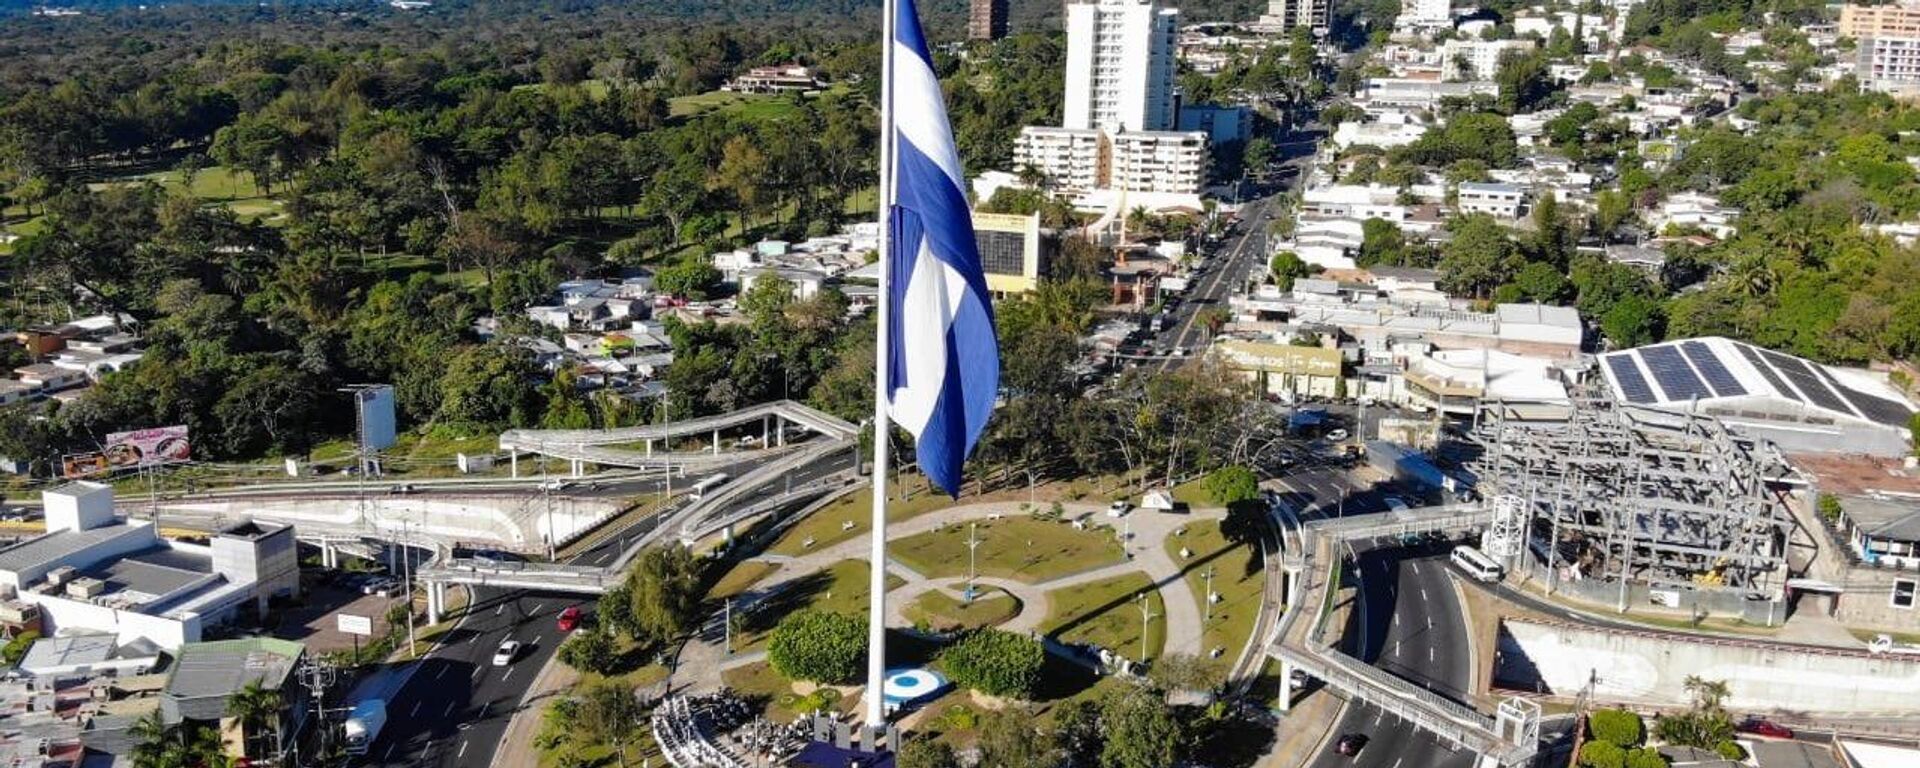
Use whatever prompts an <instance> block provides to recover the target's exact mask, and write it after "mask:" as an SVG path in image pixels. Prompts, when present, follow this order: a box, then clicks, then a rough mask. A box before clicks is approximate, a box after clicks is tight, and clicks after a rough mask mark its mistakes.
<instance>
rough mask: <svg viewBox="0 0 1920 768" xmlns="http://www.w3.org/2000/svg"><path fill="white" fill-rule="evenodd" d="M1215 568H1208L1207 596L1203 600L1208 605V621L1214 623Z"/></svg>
mask: <svg viewBox="0 0 1920 768" xmlns="http://www.w3.org/2000/svg"><path fill="white" fill-rule="evenodd" d="M1213 571H1214V568H1213V566H1211V565H1209V566H1207V574H1206V576H1207V594H1206V596H1205V597H1203V598H1202V599H1203V600H1205V601H1206V603H1207V618H1206V619H1205V620H1206V621H1213Z"/></svg>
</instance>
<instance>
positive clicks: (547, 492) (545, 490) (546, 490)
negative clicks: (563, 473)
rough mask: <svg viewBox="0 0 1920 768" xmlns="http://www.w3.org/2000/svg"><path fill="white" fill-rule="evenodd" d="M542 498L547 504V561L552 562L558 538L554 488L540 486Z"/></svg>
mask: <svg viewBox="0 0 1920 768" xmlns="http://www.w3.org/2000/svg"><path fill="white" fill-rule="evenodd" d="M540 496H541V497H542V498H544V499H545V500H546V503H547V560H548V561H552V560H553V558H554V546H553V545H554V539H556V538H558V537H557V536H555V530H554V527H553V486H550V485H548V484H547V483H545V482H542V483H541V484H540Z"/></svg>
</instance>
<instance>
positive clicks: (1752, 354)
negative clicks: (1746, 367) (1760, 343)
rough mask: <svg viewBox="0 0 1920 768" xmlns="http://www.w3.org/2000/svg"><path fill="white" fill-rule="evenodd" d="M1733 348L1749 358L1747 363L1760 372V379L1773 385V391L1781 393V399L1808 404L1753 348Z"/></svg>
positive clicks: (1738, 345)
mask: <svg viewBox="0 0 1920 768" xmlns="http://www.w3.org/2000/svg"><path fill="white" fill-rule="evenodd" d="M1733 346H1734V347H1735V348H1737V349H1739V350H1740V354H1741V355H1743V356H1745V357H1746V358H1747V362H1749V363H1752V364H1753V369H1754V370H1756V371H1759V372H1760V378H1763V379H1766V380H1767V383H1768V384H1771V385H1773V390H1774V391H1775V392H1779V393H1780V396H1781V397H1784V398H1787V399H1788V400H1792V401H1795V402H1806V401H1805V400H1801V399H1800V395H1799V393H1796V392H1794V391H1793V387H1789V386H1787V380H1786V379H1782V378H1780V374H1779V373H1776V372H1774V370H1773V366H1771V365H1768V364H1767V361H1766V360H1763V359H1761V357H1760V353H1759V352H1758V351H1755V350H1754V348H1753V347H1749V346H1747V345H1745V344H1735V345H1733Z"/></svg>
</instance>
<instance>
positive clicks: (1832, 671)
mask: <svg viewBox="0 0 1920 768" xmlns="http://www.w3.org/2000/svg"><path fill="white" fill-rule="evenodd" d="M1689 675H1698V676H1700V677H1702V678H1706V679H1708V680H1724V681H1726V682H1727V687H1728V700H1727V702H1726V706H1727V707H1728V708H1729V709H1734V710H1744V711H1779V712H1789V713H1795V714H1833V715H1839V714H1858V715H1865V714H1871V715H1904V714H1912V713H1920V697H1916V696H1915V695H1914V692H1915V691H1920V658H1916V657H1901V656H1875V655H1872V654H1869V653H1866V652H1865V651H1853V650H1844V651H1843V650H1826V649H1810V648H1804V647H1800V646H1790V645H1780V644H1772V643H1763V642H1758V641H1747V640H1723V639H1719V638H1705V637H1698V636H1691V635H1680V634H1673V633H1662V632H1651V631H1636V630H1617V629H1602V628H1596V627H1583V626H1575V625H1571V624H1559V623H1549V622H1533V621H1522V620H1516V619H1507V620H1503V621H1502V622H1501V625H1500V647H1499V654H1498V656H1497V657H1496V662H1495V668H1494V678H1495V680H1496V681H1498V682H1499V684H1501V685H1505V686H1509V687H1513V688H1520V689H1528V688H1537V689H1539V690H1542V691H1544V692H1547V693H1553V694H1556V695H1561V696H1573V695H1575V694H1576V693H1578V692H1579V691H1580V689H1581V688H1582V687H1583V686H1585V685H1586V684H1587V682H1588V681H1589V680H1590V679H1591V680H1592V681H1593V684H1594V695H1595V697H1596V698H1597V699H1598V700H1599V701H1603V702H1624V703H1631V704H1641V705H1650V706H1675V707H1679V706H1685V705H1686V704H1687V703H1688V695H1687V692H1686V689H1685V687H1684V681H1685V680H1686V678H1687V677H1688V676H1689ZM1536 682H1537V683H1538V686H1536V684H1535V683H1536Z"/></svg>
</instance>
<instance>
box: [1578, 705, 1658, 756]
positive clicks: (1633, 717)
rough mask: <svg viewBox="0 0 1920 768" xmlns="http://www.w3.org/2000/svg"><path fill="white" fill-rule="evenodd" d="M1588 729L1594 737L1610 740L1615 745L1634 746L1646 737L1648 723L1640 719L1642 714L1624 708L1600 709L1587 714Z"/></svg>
mask: <svg viewBox="0 0 1920 768" xmlns="http://www.w3.org/2000/svg"><path fill="white" fill-rule="evenodd" d="M1587 729H1588V730H1589V731H1591V732H1592V733H1593V738H1596V739H1600V740H1603V741H1609V742H1612V743H1613V744H1614V746H1618V747H1621V748H1623V749H1625V748H1632V747H1637V746H1640V741H1641V740H1642V739H1645V738H1646V735H1647V734H1646V725H1645V724H1644V723H1642V722H1641V721H1640V715H1638V714H1636V713H1633V712H1629V711H1627V710H1624V709H1598V710H1594V711H1593V713H1592V714H1589V715H1587Z"/></svg>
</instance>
